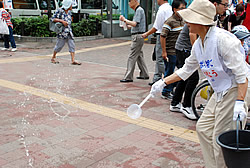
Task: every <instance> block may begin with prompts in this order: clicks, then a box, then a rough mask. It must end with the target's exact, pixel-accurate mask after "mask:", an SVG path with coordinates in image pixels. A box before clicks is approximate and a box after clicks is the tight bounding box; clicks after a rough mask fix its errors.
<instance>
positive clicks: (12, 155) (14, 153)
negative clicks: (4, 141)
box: [0, 148, 26, 162]
mask: <svg viewBox="0 0 250 168" xmlns="http://www.w3.org/2000/svg"><path fill="white" fill-rule="evenodd" d="M25 156H26V152H25V150H23V149H20V148H19V149H16V150H11V151H9V152H6V153H4V154H2V155H0V158H2V159H5V160H7V161H8V162H12V161H15V160H17V159H20V158H22V157H25Z"/></svg>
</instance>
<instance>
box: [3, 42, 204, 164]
mask: <svg viewBox="0 0 250 168" xmlns="http://www.w3.org/2000/svg"><path fill="white" fill-rule="evenodd" d="M120 42H124V41H123V40H117V39H101V40H95V41H88V42H79V43H76V46H77V49H82V48H87V47H95V46H101V45H107V44H116V43H120ZM53 47H54V44H51V43H48V44H46V43H42V44H38V43H23V44H22V46H19V48H20V49H19V50H18V52H15V53H13V54H12V56H11V57H0V60H4V59H9V58H22V57H30V56H34V55H46V54H48V53H51V51H52V50H53ZM152 49H153V45H151V44H145V45H144V47H143V50H144V55H145V59H146V63H147V65H148V68H149V71H150V72H151V73H150V77H152V76H153V71H154V63H153V62H152V61H151V53H152ZM48 50H49V51H50V52H48ZM66 51H67V47H65V48H64V49H63V52H66ZM128 53H129V45H127V46H122V47H116V48H112V49H103V50H102V51H100V50H97V51H91V52H85V53H79V54H77V59H78V60H79V61H81V62H82V63H83V64H82V65H81V66H71V65H70V64H69V59H70V57H69V55H67V56H63V57H60V58H59V59H58V60H59V61H60V64H57V65H53V64H50V61H49V59H47V60H40V61H29V62H22V63H6V64H1V66H0V76H1V77H0V79H4V80H8V81H12V82H16V83H20V84H24V85H28V86H31V87H35V88H39V89H42V90H45V91H50V92H54V93H58V94H62V95H66V96H68V97H74V98H77V99H80V100H83V101H86V102H89V103H94V104H96V105H101V106H104V107H108V108H112V109H116V110H120V111H124V113H125V111H126V109H127V107H128V106H129V105H130V104H134V103H139V102H141V101H142V100H143V98H144V97H145V96H146V95H147V94H148V91H149V89H150V87H149V86H148V85H147V84H148V82H151V79H152V78H151V79H150V80H136V79H135V80H134V82H133V83H129V84H122V83H120V82H119V80H120V79H122V78H123V75H124V73H125V68H126V61H127V55H128ZM1 54H4V55H6V54H7V52H1ZM1 54H0V56H1ZM110 56H111V57H112V61H111V60H110V59H111V58H110ZM136 73H138V71H136V72H135V76H136V75H137V74H136ZM169 103H170V101H168V100H163V99H161V98H160V97H158V98H154V99H150V100H149V101H148V102H147V103H146V104H145V105H144V106H143V114H142V115H143V116H144V117H148V118H151V119H153V120H157V121H161V122H164V123H168V124H173V125H176V126H180V127H183V128H187V129H195V121H190V120H187V119H186V118H185V117H183V115H182V114H180V113H172V112H169V110H168V107H169ZM68 111H70V114H68V116H67V117H60V116H58V115H61V116H64V115H66V114H67V113H68ZM0 114H1V117H0V119H1V122H0V134H1V137H0V167H1V168H16V167H17V168H20V167H23V168H25V167H34V168H43V167H44V168H54V167H55V168H84V167H87V168H171V167H174V168H178V167H180V168H182V167H183V168H184V167H185V168H186V167H188V168H201V167H204V163H203V159H202V154H201V150H200V146H199V144H197V143H194V142H190V141H188V140H185V139H181V138H178V137H173V136H170V135H167V134H164V133H161V132H157V131H155V130H151V129H148V128H143V127H140V126H137V125H134V124H130V123H127V122H124V121H120V120H116V119H113V118H109V117H106V116H103V115H100V114H95V113H92V112H89V111H87V110H84V109H78V108H76V107H70V106H69V105H63V104H60V103H56V102H54V101H50V100H47V99H45V98H41V97H37V96H34V95H30V94H27V93H22V92H19V91H15V90H11V89H7V88H4V87H0Z"/></svg>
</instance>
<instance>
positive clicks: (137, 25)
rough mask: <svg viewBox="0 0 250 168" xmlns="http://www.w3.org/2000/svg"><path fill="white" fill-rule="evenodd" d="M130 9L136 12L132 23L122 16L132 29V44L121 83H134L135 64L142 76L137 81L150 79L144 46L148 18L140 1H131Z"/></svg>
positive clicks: (121, 18) (122, 19)
mask: <svg viewBox="0 0 250 168" xmlns="http://www.w3.org/2000/svg"><path fill="white" fill-rule="evenodd" d="M129 7H130V8H131V9H133V10H134V11H135V14H134V17H133V20H132V21H130V20H128V19H126V18H125V17H124V16H122V15H120V20H121V21H123V22H125V24H126V26H127V27H128V28H131V37H132V43H131V47H130V50H131V51H130V54H129V58H128V62H127V71H126V73H125V75H124V78H123V79H122V80H120V82H123V83H124V82H133V75H134V70H135V64H136V63H137V64H138V67H139V69H140V76H138V77H136V78H137V79H143V80H146V79H149V74H148V69H147V66H146V63H145V60H144V57H143V51H142V46H143V44H144V39H143V37H142V34H143V33H145V31H146V17H145V12H144V9H143V8H142V7H141V6H140V4H139V2H138V0H129Z"/></svg>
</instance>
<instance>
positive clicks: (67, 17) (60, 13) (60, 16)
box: [52, 8, 73, 39]
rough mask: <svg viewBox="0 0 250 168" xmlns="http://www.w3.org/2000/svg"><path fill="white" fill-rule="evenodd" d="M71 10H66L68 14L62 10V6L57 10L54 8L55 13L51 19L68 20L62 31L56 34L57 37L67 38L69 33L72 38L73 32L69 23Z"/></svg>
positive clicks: (70, 21)
mask: <svg viewBox="0 0 250 168" xmlns="http://www.w3.org/2000/svg"><path fill="white" fill-rule="evenodd" d="M71 15H72V14H71V11H68V14H67V13H66V12H65V11H64V9H63V8H59V9H58V10H56V12H55V14H54V15H53V17H52V19H55V18H57V19H62V20H64V21H66V22H68V26H67V27H64V30H63V32H62V33H59V34H58V35H57V37H58V38H65V39H66V38H68V36H69V35H71V37H72V38H73V33H72V29H71V23H72V18H71Z"/></svg>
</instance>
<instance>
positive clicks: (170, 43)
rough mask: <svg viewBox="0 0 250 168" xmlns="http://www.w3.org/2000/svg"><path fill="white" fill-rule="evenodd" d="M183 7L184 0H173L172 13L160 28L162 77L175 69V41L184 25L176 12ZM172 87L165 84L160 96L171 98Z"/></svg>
mask: <svg viewBox="0 0 250 168" xmlns="http://www.w3.org/2000/svg"><path fill="white" fill-rule="evenodd" d="M185 8H186V2H185V1H184V0H174V1H173V3H172V11H173V15H172V16H171V17H170V18H168V19H167V20H166V21H165V22H164V25H163V28H162V32H161V37H160V41H161V47H162V57H163V59H164V64H165V72H164V77H166V76H169V75H171V74H172V73H173V72H174V69H175V64H176V53H175V43H176V41H177V38H178V36H179V34H180V32H181V30H182V29H183V26H184V21H183V19H182V18H181V17H180V16H179V15H178V14H177V11H179V10H182V9H185ZM173 87H174V85H173V84H171V85H168V86H166V87H165V88H164V89H163V91H162V98H164V99H172V98H173V95H172V93H171V92H172V91H173Z"/></svg>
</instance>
